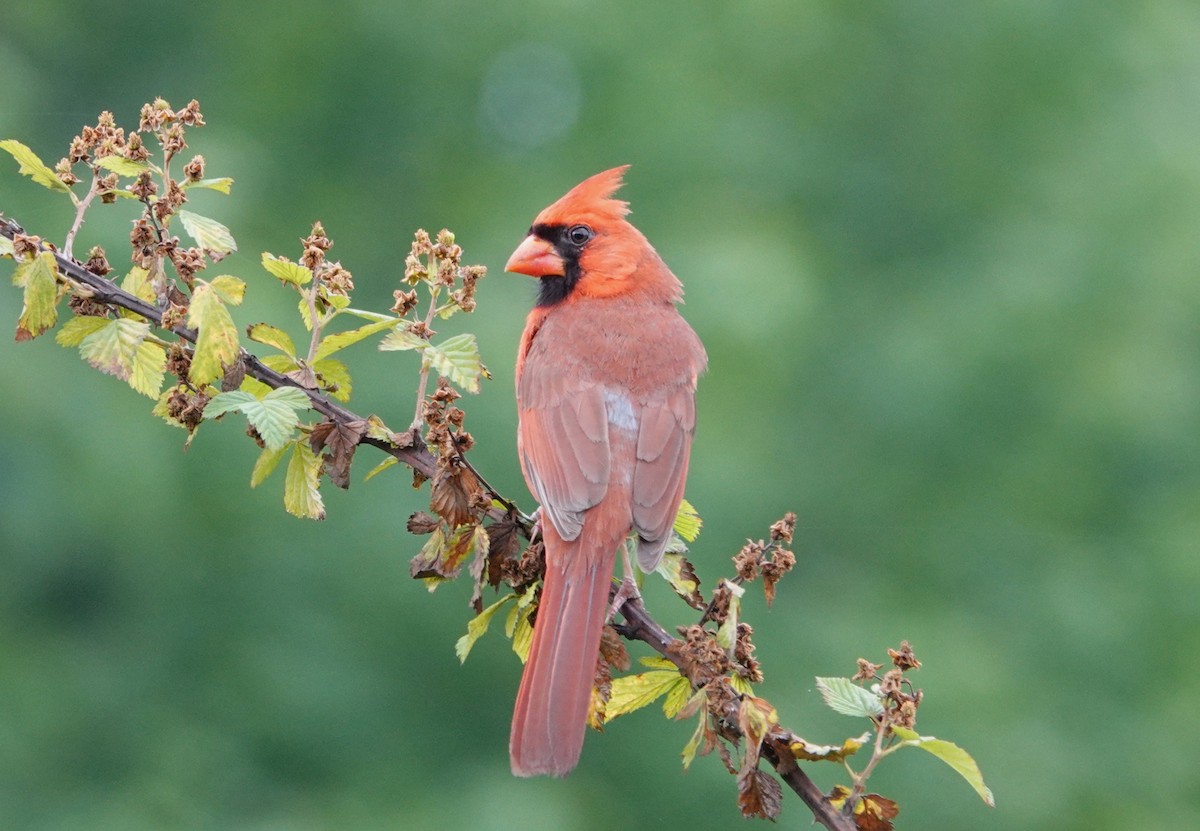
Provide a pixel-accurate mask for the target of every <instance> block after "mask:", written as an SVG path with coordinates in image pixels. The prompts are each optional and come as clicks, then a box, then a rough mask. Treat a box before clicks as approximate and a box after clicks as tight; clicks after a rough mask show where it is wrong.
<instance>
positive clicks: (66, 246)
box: [63, 168, 100, 257]
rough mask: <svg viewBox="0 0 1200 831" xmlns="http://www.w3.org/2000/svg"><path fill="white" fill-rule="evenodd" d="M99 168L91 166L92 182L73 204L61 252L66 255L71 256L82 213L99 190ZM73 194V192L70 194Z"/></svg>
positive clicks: (81, 222)
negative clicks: (69, 228) (73, 218)
mask: <svg viewBox="0 0 1200 831" xmlns="http://www.w3.org/2000/svg"><path fill="white" fill-rule="evenodd" d="M98 170H99V168H92V183H91V185H89V186H88V192H87V194H86V195H85V196H84V197H83V199H81V200H79V202H78V203H77V204H76V205H75V221H74V222H72V223H71V230H70V231H67V238H66V239H65V240H63V254H64V255H65V256H67V257H73V256H74V255H73V254H72V253H71V247H72V246H73V245H74V244H75V235H76V234H78V233H79V229H80V228H82V227H83V215H84V214H85V213H87V209H88V207H89V206H90V205H91V204H92V200H93V199H95V198H96V194H97V193H99V192H100V188H99V187H98V185H99V184H100V174H99V173H98V172H97V171H98ZM72 195H73V194H72Z"/></svg>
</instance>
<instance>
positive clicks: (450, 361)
mask: <svg viewBox="0 0 1200 831" xmlns="http://www.w3.org/2000/svg"><path fill="white" fill-rule="evenodd" d="M424 361H425V363H426V364H428V365H429V366H431V367H432V368H433V369H434V370H435V371H436V372H437V373H438V374H439V375H444V376H446V377H447V378H449V379H450V380H451V381H452V382H453V383H454V384H455V385H456V386H458V387H460V388H462V389H464V390H466V391H467V392H479V379H480V377H481V376H484V377H488V378H490V377H491V375H489V374H488V371H487V368H486V367H485V366H484V365H483V362H482V361H481V360H480V357H479V344H478V343H476V341H475V336H474V335H472V334H470V333H464V334H461V335H455V336H454V337H452V338H447V339H446V340H444V341H442V342H441V343H439V344H436V345H435V344H430V345H429V346H427V347H426V348H425V352H424Z"/></svg>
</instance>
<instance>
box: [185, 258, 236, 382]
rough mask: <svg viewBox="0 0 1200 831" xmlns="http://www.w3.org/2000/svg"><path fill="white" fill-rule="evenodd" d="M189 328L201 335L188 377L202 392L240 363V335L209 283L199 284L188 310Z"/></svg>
mask: <svg viewBox="0 0 1200 831" xmlns="http://www.w3.org/2000/svg"><path fill="white" fill-rule="evenodd" d="M188 325H189V326H192V327H193V328H195V329H196V330H197V331H198V332H199V334H198V336H197V338H196V351H195V353H194V354H193V355H192V366H191V369H190V370H189V371H188V377H189V379H190V380H191V382H192V385H193V386H195V387H197V388H200V389H203V388H204V386H205V385H207V384H208V383H209V382H210V381H212V380H213V379H214V378H219V377H221V375H223V374H224V372H225V367H226V366H228V365H229V364H232V363H233V362H234V361H235V360H237V356H238V332H237V327H236V326H234V325H233V318H232V317H231V316H230V315H229V309H227V308H225V304H224V303H223V302H222V301H221V294H220V293H219V292H218V291H217V289H216V288H215V287H213V286H212V285H211V284H209V283H205V282H204V281H203V280H197V281H196V291H195V293H194V294H192V303H191V305H190V306H189V307H188Z"/></svg>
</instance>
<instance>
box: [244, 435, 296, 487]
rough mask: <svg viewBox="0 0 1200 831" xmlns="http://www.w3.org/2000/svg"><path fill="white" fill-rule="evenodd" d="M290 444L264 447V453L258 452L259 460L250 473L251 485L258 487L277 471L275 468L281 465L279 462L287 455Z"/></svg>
mask: <svg viewBox="0 0 1200 831" xmlns="http://www.w3.org/2000/svg"><path fill="white" fill-rule="evenodd" d="M287 451H288V445H286V444H285V445H284V446H283V447H278V448H274V449H272V448H270V447H264V448H263V451H262V453H259V454H258V460H257V461H255V463H254V470H253V471H252V472H251V473H250V487H252V488H257V487H258V486H259V485H261V484H262V483H263V482H265V481H266V480H267V477H268V476H270V475H271V474H272V473H274V472H275V468H277V467H279V463H280V462H281V461H283V457H284V456H285V455H287Z"/></svg>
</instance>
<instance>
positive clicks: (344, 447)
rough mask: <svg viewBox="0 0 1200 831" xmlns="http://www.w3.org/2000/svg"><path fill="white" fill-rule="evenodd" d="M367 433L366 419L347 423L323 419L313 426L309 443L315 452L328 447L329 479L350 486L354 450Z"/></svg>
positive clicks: (334, 482)
mask: <svg viewBox="0 0 1200 831" xmlns="http://www.w3.org/2000/svg"><path fill="white" fill-rule="evenodd" d="M366 433H367V423H366V422H365V421H351V422H347V423H345V424H343V423H341V422H334V421H323V422H321V423H320V424H318V425H317V426H315V427H313V429H312V433H311V434H310V435H309V439H308V440H309V443H310V444H311V445H312V449H313V452H314V453H320V452H321V450H322V449H324V448H328V450H329V452H328V453H327V454H325V471H326V473H328V474H329V481H331V482H333V484H335V485H337V486H338V487H339V488H342V489H346V488H349V487H350V462H351V461H353V459H354V451H355V450H356V449H357V448H358V443H359V442H360V441H362V437H363V436H365V435H366Z"/></svg>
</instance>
